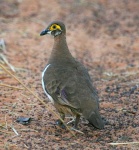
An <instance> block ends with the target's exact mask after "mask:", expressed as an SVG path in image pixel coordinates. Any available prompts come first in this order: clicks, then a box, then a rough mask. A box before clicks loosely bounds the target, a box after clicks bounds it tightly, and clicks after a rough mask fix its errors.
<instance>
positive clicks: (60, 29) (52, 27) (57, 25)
mask: <svg viewBox="0 0 139 150" xmlns="http://www.w3.org/2000/svg"><path fill="white" fill-rule="evenodd" d="M62 33H63V34H65V33H66V28H65V25H64V24H63V23H62V22H60V21H54V22H52V23H50V24H49V25H48V27H47V28H46V29H45V30H43V31H42V32H41V33H40V36H43V35H45V34H50V35H52V36H54V37H56V36H58V35H60V34H62Z"/></svg>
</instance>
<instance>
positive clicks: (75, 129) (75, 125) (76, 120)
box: [71, 114, 84, 134]
mask: <svg viewBox="0 0 139 150" xmlns="http://www.w3.org/2000/svg"><path fill="white" fill-rule="evenodd" d="M79 120H80V115H78V114H77V115H76V119H75V123H74V127H73V128H71V130H73V131H75V132H78V133H81V134H84V133H83V132H82V131H80V130H78V128H77V126H78V123H79Z"/></svg>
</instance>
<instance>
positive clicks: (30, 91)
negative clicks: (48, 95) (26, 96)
mask: <svg viewBox="0 0 139 150" xmlns="http://www.w3.org/2000/svg"><path fill="white" fill-rule="evenodd" d="M0 67H1V68H2V69H3V70H4V71H5V72H7V73H8V74H9V75H11V76H12V77H13V78H14V79H15V80H16V81H18V82H19V83H20V84H21V85H22V86H23V87H24V88H25V89H26V90H28V91H29V93H30V94H32V95H33V96H34V97H35V98H36V99H38V100H39V101H40V102H41V103H42V104H43V105H44V106H45V107H46V108H47V109H48V110H49V111H51V112H52V113H53V114H54V115H55V116H56V117H57V118H59V119H60V120H61V122H62V123H63V124H64V125H65V126H66V128H67V129H68V130H69V132H70V133H71V134H72V135H73V136H74V137H76V136H75V134H74V133H73V132H72V131H71V130H70V129H69V127H68V126H67V125H66V124H65V123H64V120H63V119H62V118H61V117H59V115H58V114H57V113H56V112H54V111H53V110H52V109H51V108H49V106H48V105H47V104H46V103H45V102H44V101H43V100H42V99H41V98H39V97H38V96H37V95H36V94H35V93H34V92H33V91H32V90H31V89H29V88H28V87H27V86H26V85H24V84H23V83H22V82H21V81H20V80H19V79H18V78H17V77H16V76H15V75H13V74H12V73H11V72H10V71H8V70H7V69H6V68H5V67H4V66H3V65H2V64H0Z"/></svg>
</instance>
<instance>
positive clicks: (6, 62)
mask: <svg viewBox="0 0 139 150" xmlns="http://www.w3.org/2000/svg"><path fill="white" fill-rule="evenodd" d="M0 58H2V60H3V61H4V62H5V64H6V65H7V66H9V68H10V69H11V70H12V71H13V72H15V68H14V66H12V65H11V64H10V63H9V62H8V60H7V58H6V57H5V56H4V55H3V54H0Z"/></svg>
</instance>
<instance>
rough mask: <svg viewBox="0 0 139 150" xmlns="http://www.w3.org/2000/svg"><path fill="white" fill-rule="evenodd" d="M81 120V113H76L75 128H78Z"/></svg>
mask: <svg viewBox="0 0 139 150" xmlns="http://www.w3.org/2000/svg"><path fill="white" fill-rule="evenodd" d="M79 120H80V115H78V114H77V115H76V119H75V123H74V128H75V129H77V126H78V123H79Z"/></svg>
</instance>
